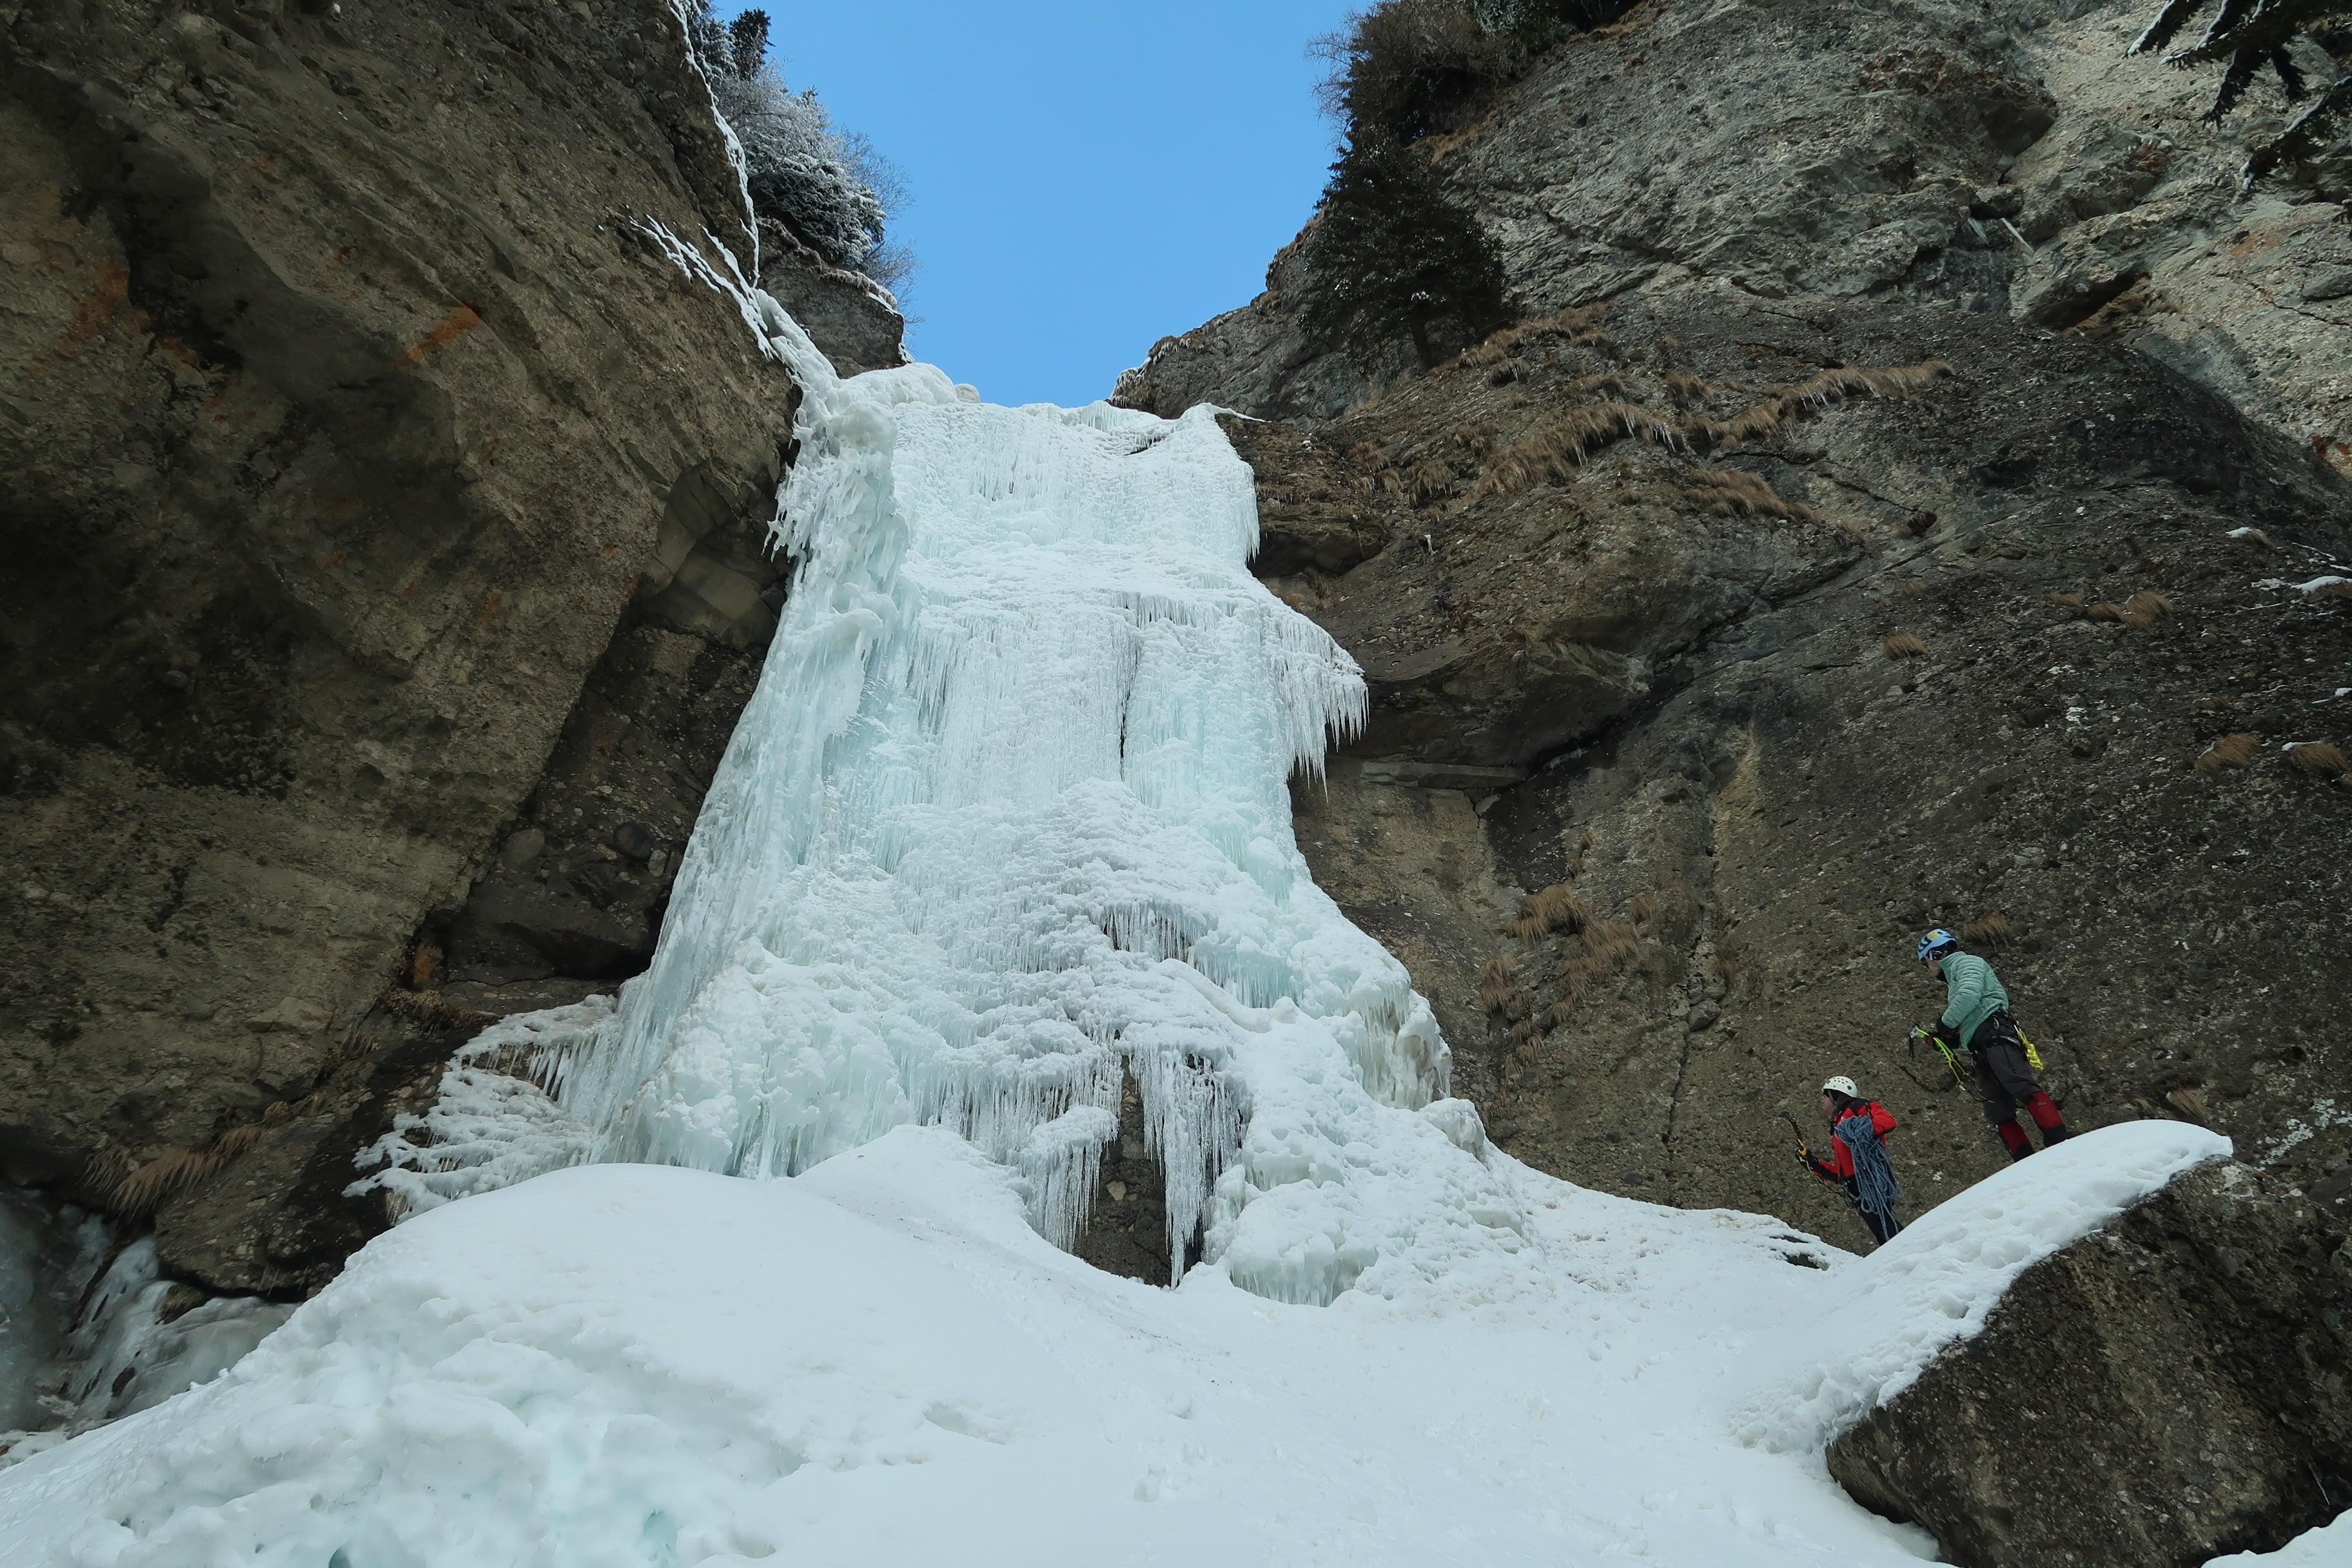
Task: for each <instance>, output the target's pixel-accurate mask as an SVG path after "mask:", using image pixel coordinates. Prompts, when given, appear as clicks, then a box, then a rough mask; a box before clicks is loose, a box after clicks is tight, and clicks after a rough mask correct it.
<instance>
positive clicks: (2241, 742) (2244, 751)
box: [2195, 734, 2263, 773]
mask: <svg viewBox="0 0 2352 1568" xmlns="http://www.w3.org/2000/svg"><path fill="white" fill-rule="evenodd" d="M2262 749H2263V738H2262V737H2261V736H2260V735H2254V734H2236V735H2224V736H2222V737H2221V739H2220V740H2218V741H2216V742H2213V743H2212V744H2211V745H2210V746H2208V747H2206V748H2205V750H2204V751H2203V752H2202V753H2200V755H2199V756H2198V758H2197V761H2196V763H2195V769H2196V771H2197V772H2198V773H2220V772H2221V770H2222V769H2223V768H2242V767H2247V766H2250V765H2251V764H2252V763H2253V760H2254V758H2255V757H2256V755H2258V754H2259V753H2260V752H2261V751H2262Z"/></svg>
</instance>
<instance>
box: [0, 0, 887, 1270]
mask: <svg viewBox="0 0 2352 1568" xmlns="http://www.w3.org/2000/svg"><path fill="white" fill-rule="evenodd" d="M0 82H5V91H0V267H5V276H6V278H7V279H8V289H7V301H8V302H7V305H6V307H5V310H0V367H5V368H0V552H5V558H6V560H7V561H8V563H9V564H8V569H7V570H6V571H5V573H0V666H5V670H6V679H5V682H0V842H5V844H6V846H7V850H6V860H7V869H6V875H5V878H4V879H0V1173H5V1176H6V1177H7V1178H8V1179H9V1180H12V1181H16V1182H20V1183H31V1184H41V1185H45V1186H48V1187H51V1188H54V1189H56V1190H58V1191H59V1192H60V1193H62V1194H65V1195H67V1196H68V1197H70V1198H72V1199H74V1200H76V1201H80V1202H85V1203H97V1204H105V1203H108V1202H110V1201H111V1200H112V1199H113V1197H114V1195H115V1194H116V1192H117V1190H118V1184H119V1183H120V1182H121V1179H122V1178H123V1177H125V1176H126V1175H128V1174H130V1173H134V1172H137V1171H140V1170H141V1169H142V1168H145V1167H151V1166H152V1165H153V1163H154V1162H156V1161H157V1160H158V1159H159V1158H166V1157H170V1158H176V1159H179V1160H180V1161H181V1163H180V1164H178V1165H176V1166H170V1167H166V1172H167V1173H169V1172H173V1171H176V1172H178V1173H179V1175H178V1176H177V1177H176V1178H175V1179H174V1180H173V1181H172V1182H170V1183H166V1184H162V1185H161V1186H160V1188H158V1189H157V1190H155V1191H151V1192H150V1193H149V1194H148V1202H149V1203H160V1204H161V1205H162V1206H161V1212H160V1214H159V1216H158V1217H159V1241H160V1243H161V1244H162V1247H163V1256H164V1264H165V1267H166V1268H167V1269H171V1270H173V1271H175V1272H177V1273H180V1274H181V1275H183V1276H184V1277H187V1278H193V1279H200V1280H203V1281H204V1282H205V1283H207V1284H208V1285H210V1286H212V1287H213V1288H215V1289H263V1290H271V1291H281V1292H282V1291H299V1290H300V1289H307V1288H310V1287H314V1286H315V1285H316V1284H317V1283H318V1282H320V1279H323V1278H324V1277H326V1276H327V1275H330V1274H331V1272H332V1271H333V1268H335V1267H336V1265H337V1264H338V1263H339V1262H340V1259H341V1256H342V1254H343V1253H344V1252H345V1251H347V1250H348V1249H349V1247H351V1246H352V1245H354V1244H355V1242H356V1240H357V1239H358V1238H360V1237H363V1236H364V1235H365V1234H366V1233H367V1230H368V1229H369V1228H370V1226H372V1225H373V1224H374V1223H379V1222H378V1221H376V1220H375V1219H373V1218H372V1217H371V1216H369V1215H365V1214H362V1213H358V1212H353V1211H352V1210H351V1209H349V1208H347V1207H339V1206H338V1204H339V1202H340V1200H338V1199H337V1197H336V1194H338V1193H339V1192H340V1187H341V1184H342V1183H343V1182H346V1181H348V1180H349V1179H350V1176H349V1173H350V1156H351V1152H352V1147H353V1146H354V1144H355V1143H356V1142H364V1141H365V1139H366V1137H368V1136H371V1135H372V1129H373V1128H374V1127H375V1126H378V1125H380V1124H381V1122H382V1121H383V1120H384V1119H386V1118H387V1117H388V1116H389V1115H390V1114H391V1113H392V1110H393V1109H394V1107H395V1104H396V1102H397V1096H398V1093H399V1092H400V1091H401V1090H402V1089H403V1087H404V1086H413V1085H414V1084H415V1083H416V1082H419V1081H429V1079H430V1076H431V1073H432V1070H433V1064H434V1062H435V1061H436V1059H437V1058H438V1057H439V1056H440V1055H443V1054H446V1046H447V1045H448V1044H449V1043H450V1042H451V1040H452V1039H453V1038H455V1037H461V1036H462V1034H463V1033H464V1032H465V1030H466V1029H467V1028H468V1027H470V1026H472V1025H473V1024H474V1023H476V1022H478V1019H479V1018H480V1016H483V1015H485V1014H487V1013H495V1012H498V1011H501V1010H505V1009H506V1008H507V1007H509V1006H512V1005H525V1004H527V1003H529V1002H531V1001H534V1000H539V999H561V998H562V996H563V995H566V994H577V992H578V991H579V990H580V989H582V988H583V987H586V986H589V985H595V984H604V985H609V984H611V982H612V980H613V979H614V977H615V976H617V975H618V974H621V973H625V972H626V971H627V969H628V967H629V966H630V964H631V963H634V962H635V960H636V958H637V957H638V956H639V955H641V954H642V952H644V951H645V950H646V946H647V945H648V943H649V941H650V931H651V921H653V920H654V919H655V918H656V916H657V913H658V909H659V905H660V903H661V901H662V900H663V899H664V898H665V897H666V892H667V868H668V867H669V866H672V865H674V864H675V860H676V853H677V847H678V845H679V843H680V842H681V841H682V839H683V836H684V833H685V831H686V828H687V827H688V826H689V825H690V823H691V820H692V817H693V815H694V811H695V809H696V807H697V806H698V804H699V798H700V790H701V787H702V784H703V783H704V782H705V781H707V778H708V775H709V768H710V766H711V764H712V763H713V762H714V761H715V759H716V756H717V754H718V750H719V746H721V745H723V743H724V740H725V737H726V733H727V731H728V730H729V729H730V728H731V725H732V722H733V714H734V710H735V709H736V708H738V707H740V702H741V700H742V698H743V696H744V695H745V694H746V693H748V691H749V689H750V682H751V678H752V672H753V670H754V668H755V667H756V661H757V656H758V650H759V648H760V647H761V645H762V644H763V643H764V641H765V639H766V637H767V634H768V631H769V629H770V628H771V627H772V626H773V624H774V615H775V607H776V605H777V604H778V603H780V601H781V591H782V590H781V587H780V585H779V576H778V563H774V562H772V561H771V560H769V559H768V558H767V557H766V556H765V554H764V552H763V550H762V549H761V537H762V535H763V533H764V530H765V525H766V522H767V519H768V516H769V515H770V512H771V511H772V496H773V494H774V490H775V487H776V484H777V483H778V481H779V479H780V478H781V476H782V470H783V467H784V464H785V463H786V462H787V460H788V458H789V454H788V452H787V451H786V449H785V443H786V441H787V439H788V437H789V431H790V426H791V417H792V412H793V400H794V395H795V394H794V389H793V387H792V385H791V384H790V383H789V381H788V380H787V378H786V377H785V376H784V374H783V373H782V370H781V368H780V367H777V366H775V365H774V364H772V363H768V362H766V361H764V360H762V359H761V358H760V357H758V355H757V354H756V353H753V352H752V351H751V338H750V336H749V334H748V333H747V332H746V331H745V330H744V328H743V325H742V323H741V321H740V318H739V316H738V313H737V311H736V309H735V307H734V305H733V304H732V303H731V302H730V301H729V300H725V299H723V298H721V297H720V296H719V295H717V294H716V293H714V292H712V291H711V290H710V289H708V288H706V287H704V286H702V285H701V284H699V283H697V282H694V281H692V280H690V279H688V278H686V277H685V276H684V275H683V274H682V273H681V272H680V270H679V269H678V268H677V267H676V266H675V265H674V264H673V263H672V262H671V261H669V260H668V259H667V258H666V257H665V256H664V255H663V254H662V253H661V250H660V249H659V247H657V246H656V245H655V244H653V243H652V242H651V241H650V240H649V238H648V237H647V233H646V227H645V226H646V225H648V224H653V223H658V224H660V225H662V226H666V227H667V228H668V229H669V230H670V231H672V232H673V233H674V234H676V235H677V236H678V237H681V238H682V239H683V240H685V241H686V242H687V243H688V244H689V245H695V246H698V247H701V248H702V249H703V250H704V252H705V254H706V255H707V256H709V257H710V258H712V259H713V260H714V262H716V261H718V260H719V250H718V247H719V245H720V244H722V243H723V244H725V245H727V246H729V247H732V248H733V250H734V251H735V253H736V257H737V258H738V259H739V260H740V262H741V264H742V265H744V266H745V267H747V268H748V267H749V266H750V265H751V239H752V236H751V225H750V220H749V214H748V213H747V212H746V211H745V210H744V209H743V206H742V203H741V195H740V183H739V182H738V181H737V179H736V177H735V175H734V173H733V170H732V169H731V167H730V165H729V164H728V163H727V161H726V153H725V142H724V138H723V136H722V134H721V132H720V131H719V126H718V123H717V121H715V119H714V118H713V116H712V113H711V110H710V106H709V92H708V89H707V88H706V87H705V86H704V85H703V84H702V82H701V80H700V79H699V78H698V76H697V75H696V74H695V73H694V71H693V69H692V68H691V67H690V66H689V65H688V62H687V59H686V57H685V53H684V49H683V43H682V38H681V37H680V35H679V29H678V23H677V18H676V16H675V15H674V13H673V12H672V10H671V9H670V7H668V6H667V5H663V4H660V3H658V0H592V3H585V4H572V5H556V4H552V3H551V0H550V3H541V0H502V3H500V4H498V5H461V4H452V3H446V0H409V3H405V4H387V5H362V6H350V5H346V6H341V7H336V6H329V5H313V4H303V3H294V0H288V3H284V4H275V3H260V4H256V3H250V0H246V3H237V4H232V3H229V0H201V3H197V4H191V5H158V4H152V3H150V0H68V3H65V4H53V3H48V0H44V3H41V4H33V5H23V4H19V5H5V6H0ZM770 271H771V275H772V277H773V279H775V281H776V282H777V284H778V286H779V287H782V286H784V285H785V284H786V283H787V281H788V280H789V281H790V282H792V283H793V285H794V286H796V287H798V288H800V289H802V291H803V292H805V293H808V294H810V295H811V297H812V298H823V297H827V296H828V291H830V292H831V293H832V294H844V293H845V292H847V293H856V295H857V296H858V299H857V300H854V301H853V300H846V299H843V300H841V301H840V310H841V312H842V314H843V318H844V320H845V321H851V320H854V321H856V322H857V323H858V331H859V333H860V334H862V335H861V336H859V338H858V341H856V342H843V341H839V340H836V341H835V342H828V343H827V344H826V346H827V347H828V348H829V349H830V350H832V351H833V352H835V353H836V355H837V356H838V357H841V358H844V359H845V360H851V361H857V360H860V359H861V358H862V357H888V358H895V357H896V352H897V351H896V342H895V334H896V318H895V316H893V315H890V314H889V313H888V312H887V307H886V306H884V305H883V304H881V303H880V302H879V301H878V300H876V299H875V298H874V297H872V296H871V295H870V293H869V292H868V291H867V290H866V289H863V288H862V287H854V286H852V285H851V284H849V283H846V282H844V281H843V280H840V279H824V278H820V277H814V276H812V277H809V278H806V279H800V278H794V277H792V276H791V274H792V264H791V263H790V262H789V260H772V265H771V269H770ZM877 333H883V334H887V335H888V336H889V337H890V339H891V342H889V343H888V344H887V345H882V344H879V343H877V342H875V341H874V339H875V338H876V335H877ZM886 348H887V353H886ZM527 848H528V850H529V852H526V849H527ZM453 973H457V974H458V977H459V978H460V979H462V980H467V981H470V982H472V983H474V984H477V986H478V987H486V989H478V990H477V991H475V992H471V993H467V992H459V991H455V990H452V989H446V986H447V984H448V982H449V980H450V977H451V975H452V974H453ZM518 983H523V984H521V988H520V989H517V988H516V986H517V984H518ZM499 986H504V987H506V989H505V990H503V991H501V990H499ZM534 986H535V987H537V989H536V990H534V989H532V987H534ZM196 1176H202V1177H203V1178H205V1179H204V1180H203V1181H201V1182H194V1184H191V1183H192V1178H194V1177H196ZM298 1194H299V1195H298Z"/></svg>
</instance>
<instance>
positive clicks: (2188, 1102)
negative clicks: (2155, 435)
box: [2164, 1089, 2209, 1127]
mask: <svg viewBox="0 0 2352 1568" xmlns="http://www.w3.org/2000/svg"><path fill="white" fill-rule="evenodd" d="M2164 1098H2165V1100H2166V1101H2167V1103H2168V1104H2169V1105H2171V1107H2172V1109H2173V1110H2177V1111H2179V1113H2180V1114H2181V1116H2182V1117H2183V1118H2184V1119H2185V1120H2187V1121H2194V1122H2195V1123H2197V1125H2198V1126H2200V1127H2203V1126H2206V1125H2208V1116H2209V1113H2208V1112H2207V1110H2206V1109H2205V1097H2204V1096H2203V1095H2201V1094H2199V1093H2198V1092H2197V1091H2196V1090H2195V1089H2174V1090H2173V1091H2172V1092H2171V1093H2170V1094H2168V1095H2166V1096H2165V1097H2164Z"/></svg>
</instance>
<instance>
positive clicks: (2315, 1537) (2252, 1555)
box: [2205, 1512, 2352, 1568]
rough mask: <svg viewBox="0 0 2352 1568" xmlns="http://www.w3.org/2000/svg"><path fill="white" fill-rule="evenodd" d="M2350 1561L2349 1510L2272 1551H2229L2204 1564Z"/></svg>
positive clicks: (2303, 1566)
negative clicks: (2228, 1553)
mask: <svg viewBox="0 0 2352 1568" xmlns="http://www.w3.org/2000/svg"><path fill="white" fill-rule="evenodd" d="M2346 1563H2352V1512H2347V1513H2341V1514H2338V1515H2336V1520H2335V1522H2333V1523H2331V1524H2323V1525H2321V1526H2320V1527H2319V1528H2318V1529H2316V1530H2306V1531H2304V1532H2303V1533H2302V1534H2301V1535H2298V1536H2296V1537H2295V1538H2294V1540H2293V1541H2290V1542H2287V1543H2286V1544H2285V1545H2284V1546H2282V1547H2280V1548H2279V1549H2278V1550H2277V1551H2276V1552H2231V1553H2230V1555H2229V1556H2227V1557H2215V1558H2211V1559H2210V1560H2208V1561H2207V1563H2206V1564H2205V1568H2344V1565H2345V1564H2346Z"/></svg>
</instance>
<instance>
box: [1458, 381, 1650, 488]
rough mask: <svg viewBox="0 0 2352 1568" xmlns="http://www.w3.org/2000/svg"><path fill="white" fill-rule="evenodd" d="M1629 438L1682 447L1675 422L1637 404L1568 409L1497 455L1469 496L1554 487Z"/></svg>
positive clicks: (1607, 403) (1593, 405) (1614, 401)
mask: <svg viewBox="0 0 2352 1568" xmlns="http://www.w3.org/2000/svg"><path fill="white" fill-rule="evenodd" d="M1627 437H1640V438H1641V439H1643V440H1645V441H1651V442H1654V443H1656V444H1657V445H1658V446H1661V447H1666V448H1667V449H1668V450H1670V451H1671V450H1673V449H1675V447H1679V446H1681V445H1682V437H1680V435H1679V434H1678V433H1677V432H1676V431H1675V426H1674V423H1673V422H1672V421H1671V420H1669V419H1667V418H1665V417H1664V416H1662V415H1659V414H1656V413H1654V412H1652V411H1651V410H1649V409H1647V408H1644V407H1643V406H1642V405H1640V404H1638V403H1626V402H1622V401H1619V400H1615V399H1612V400H1611V401H1608V402H1605V403H1589V404H1586V405H1583V406H1581V407H1578V408H1571V409H1570V410H1569V411H1568V412H1567V413H1565V414H1563V415H1561V416H1559V418H1558V419H1555V420H1553V421H1552V422H1551V423H1550V424H1549V425H1547V426H1544V427H1543V428H1542V429H1540V430H1538V431H1537V432H1536V433H1535V434H1534V435H1532V436H1529V437H1526V438H1524V439H1522V440H1518V441H1515V442H1513V443H1512V444H1511V445H1510V446H1508V447H1504V448H1503V449H1502V451H1500V452H1498V453H1496V456H1495V458H1493V460H1492V461H1491V462H1490V463H1489V464H1488V465H1487V468H1486V473H1485V475H1484V476H1483V477H1481V478H1480V479H1479V480H1478V483H1477V484H1476V486H1475V487H1474V488H1473V489H1472V490H1471V492H1470V494H1471V497H1472V499H1473V500H1475V499H1477V498H1479V497H1482V496H1488V495H1513V494H1517V492H1518V491H1520V490H1524V489H1531V488H1533V487H1534V486H1536V485H1539V484H1557V483H1558V482H1559V481H1560V480H1562V479H1567V478H1568V477H1569V475H1570V474H1571V473H1573V472H1574V471H1575V470H1576V469H1577V468H1580V467H1582V466H1583V463H1584V459H1585V458H1587V457H1589V456H1591V454H1592V453H1593V452H1595V451H1597V450H1599V449H1600V448H1601V447H1606V446H1609V445H1610V444H1612V442H1617V441H1622V440H1624V439H1626V438H1627Z"/></svg>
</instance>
